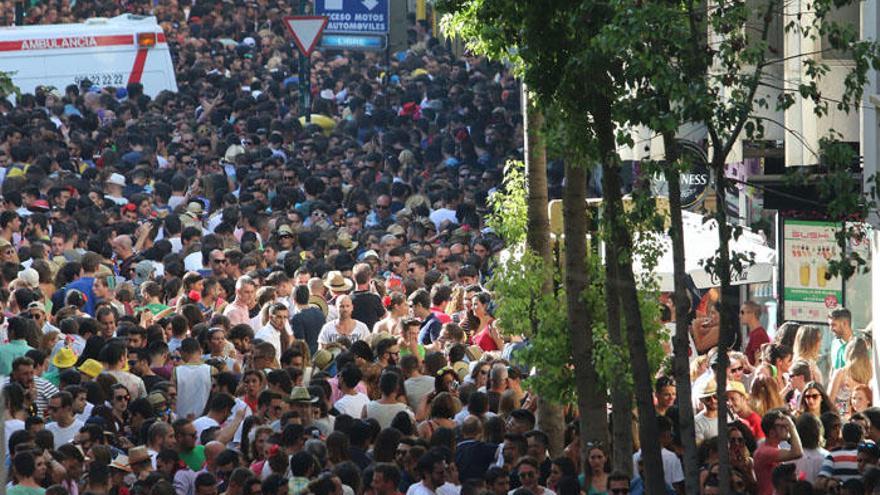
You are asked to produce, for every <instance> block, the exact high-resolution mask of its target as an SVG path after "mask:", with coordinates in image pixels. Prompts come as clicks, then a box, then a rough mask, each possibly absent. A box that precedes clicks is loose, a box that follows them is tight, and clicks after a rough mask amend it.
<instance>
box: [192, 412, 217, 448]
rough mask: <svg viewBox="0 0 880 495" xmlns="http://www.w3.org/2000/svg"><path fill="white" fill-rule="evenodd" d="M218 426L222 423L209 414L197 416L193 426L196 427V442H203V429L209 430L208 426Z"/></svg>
mask: <svg viewBox="0 0 880 495" xmlns="http://www.w3.org/2000/svg"><path fill="white" fill-rule="evenodd" d="M216 426H220V423H218V422H216V421H214V419H212V418H210V417H208V416H202V417H200V418H196V420H195V421H193V428H195V429H196V442H198V443H201V438H202V432H203V431H205V430H207V429H208V428H214V427H216Z"/></svg>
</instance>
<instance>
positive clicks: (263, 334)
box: [254, 323, 293, 363]
mask: <svg viewBox="0 0 880 495" xmlns="http://www.w3.org/2000/svg"><path fill="white" fill-rule="evenodd" d="M289 325H290V324H289V323H286V324H285V327H287V326H289ZM284 330H285V331H286V332H287V335H290V336H293V332H291V331H290V329H289V328H285V329H284ZM254 339H260V340H262V341H264V342H268V343H270V344H272V347H274V348H275V359H277V360H278V362H279V363H280V362H281V332H279V331H278V330H276V329H275V327H273V326H272V324H271V323H268V324H266V325H265V326H264V327H263V328H261V329H259V330H258V331H257V333H256V334H254ZM291 340H292V339H291Z"/></svg>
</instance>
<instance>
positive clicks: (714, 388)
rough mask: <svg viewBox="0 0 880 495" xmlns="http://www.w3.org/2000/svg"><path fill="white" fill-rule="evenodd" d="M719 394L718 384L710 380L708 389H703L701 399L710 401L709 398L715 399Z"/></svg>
mask: <svg viewBox="0 0 880 495" xmlns="http://www.w3.org/2000/svg"><path fill="white" fill-rule="evenodd" d="M717 392H718V384H717V383H715V380H714V379H712V380H710V381H709V382H708V383H707V384H706V387H705V388H704V389H703V393H701V394H700V398H701V399H708V398H709V397H713V396H714V395H715V394H716V393H717Z"/></svg>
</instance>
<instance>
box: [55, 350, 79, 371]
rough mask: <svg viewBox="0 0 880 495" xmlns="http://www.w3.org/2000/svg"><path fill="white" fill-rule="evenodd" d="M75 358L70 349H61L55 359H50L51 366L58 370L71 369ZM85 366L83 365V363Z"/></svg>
mask: <svg viewBox="0 0 880 495" xmlns="http://www.w3.org/2000/svg"><path fill="white" fill-rule="evenodd" d="M76 360H77V356H76V353H74V352H73V349H71V348H70V347H62V348H61V350H59V351H58V352H57V353H56V354H55V357H53V358H52V364H53V365H54V366H55V367H56V368H58V369H67V368H72V367H73V365H75V364H76ZM84 364H85V363H84Z"/></svg>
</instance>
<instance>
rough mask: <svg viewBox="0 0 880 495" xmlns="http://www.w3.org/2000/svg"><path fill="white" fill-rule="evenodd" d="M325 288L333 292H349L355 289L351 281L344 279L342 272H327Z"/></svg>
mask: <svg viewBox="0 0 880 495" xmlns="http://www.w3.org/2000/svg"><path fill="white" fill-rule="evenodd" d="M324 287H327V288H328V289H330V290H332V291H333V292H348V291H350V290H351V288H352V287H354V284H353V283H352V281H351V280H349V279H347V278H345V277H343V276H342V272H340V271H338V270H332V271H329V272H327V275H325V276H324Z"/></svg>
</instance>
